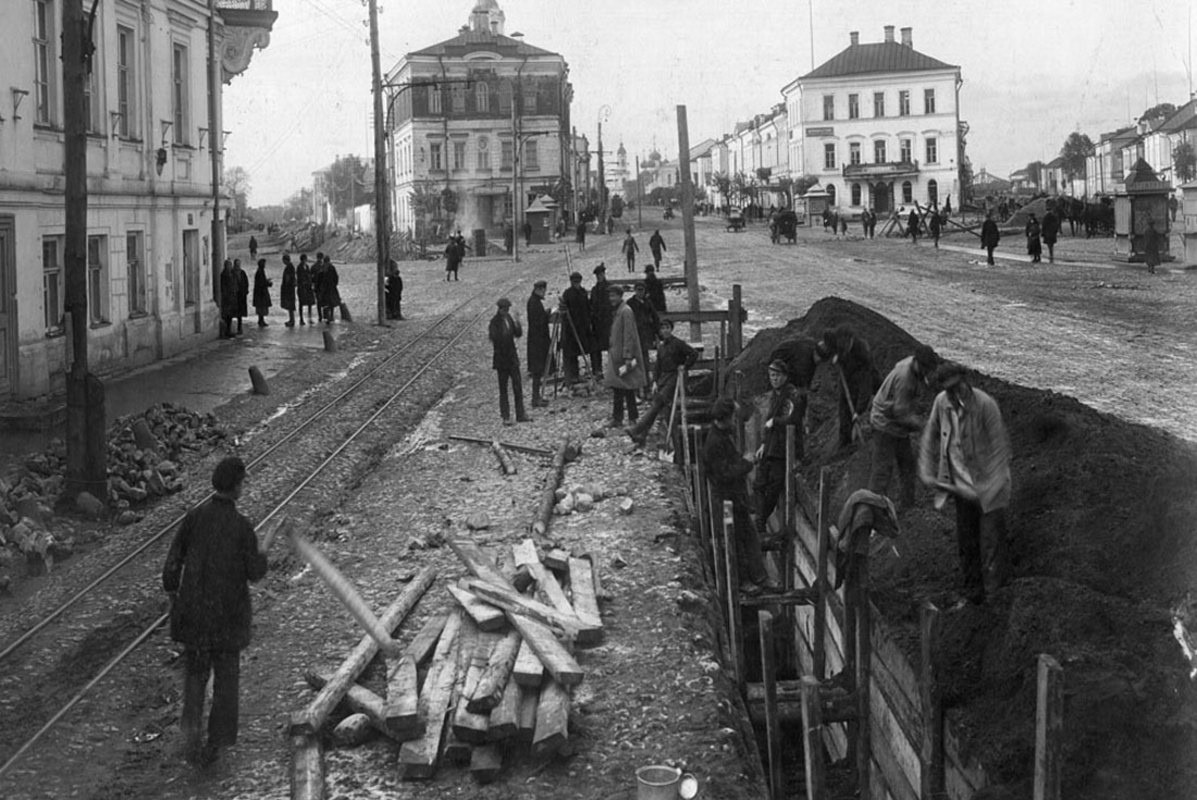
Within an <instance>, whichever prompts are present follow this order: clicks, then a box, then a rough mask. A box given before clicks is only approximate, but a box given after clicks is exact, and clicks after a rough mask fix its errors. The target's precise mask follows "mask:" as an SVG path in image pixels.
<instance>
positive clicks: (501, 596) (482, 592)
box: [465, 578, 595, 641]
mask: <svg viewBox="0 0 1197 800" xmlns="http://www.w3.org/2000/svg"><path fill="white" fill-rule="evenodd" d="M465 587H466V588H467V589H468V590H469V591H471V592H473V593H474V594H475V595H477V596H478V597H480V598H482V599H483V600H485V601H486V602H487V603H490V604H491V605H495V606H498V607H499V608H501V609H503V610H504V611H505V612H507V615H508V616H509V617H510V616H513V615H514V616H522V617H524V618H530V619H533V620H536V621H537V622H539V623H541V624H542V625H547V626H549V627H552V628H556V629H557V630H560V631H561V632H562V633H564V634H565V636H566V638H568V639H569V640H571V641H574V640H576V639H577V638H578V636H579V635H581V633H582V631H583V629H586V630H587V631H588V633H590V634H593V633H595V631H594V630H593V628H587V626H586V625H584V623H583V622H582V621H581V620H579V619H578V618H577V616H576V615H573V614H566V613H564V612H562V611H558V610H557V609H555V608H553V607H552V606H548V605H545V604H544V603H541V602H538V601H536V600H533V599H531V598H528V597H524V596H523V595H522V594H519V593H517V592H516V591H515V589H512V588H510V587H504V586H498V585H495V584H493V583H488V582H486V581H482V580H479V579H477V578H467V579H466V580H465Z"/></svg>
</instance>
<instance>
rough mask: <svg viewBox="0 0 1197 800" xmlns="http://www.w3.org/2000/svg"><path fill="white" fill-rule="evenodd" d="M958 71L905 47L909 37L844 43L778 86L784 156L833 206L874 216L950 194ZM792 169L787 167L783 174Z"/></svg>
mask: <svg viewBox="0 0 1197 800" xmlns="http://www.w3.org/2000/svg"><path fill="white" fill-rule="evenodd" d="M960 85H961V74H960V68H959V67H957V66H953V65H951V64H945V63H944V62H942V61H939V60H937V59H935V58H932V57H930V56H928V55H925V54H923V53H920V52H918V51H917V50H915V49H914V45H913V38H912V31H911V29H910V28H902V38H901V41H900V42H898V41H895V40H894V26H892V25H887V26H885V38H884V40H883V41H881V42H875V43H868V44H861V43H860V35H859V33H856V32H853V33H852V34H850V40H849V46H848V47H847V48H846V49H844V50H843V51H841V52H840V53H839V54H837V55H835V56H833V57H832V58H831V59H829V60H828V61H827V62H825V63H824V64H822V65H821V66H819V67H817V68H816V69H814V70H812V71H811V72H809V73H807V74H805V75H803V76H801V77H799V78H797V79H795V80H794V81H792V82H791V83H789V84H788V85H787V86H785V87H784V88H783V89H782V95H783V96H784V98H785V106H786V108H787V110H788V111H789V112H790V114H791V115H792V112H793V110H794V109H795V108H797V110H798V115H797V117H796V118H795V117H794V116H790V123H789V127H790V130H792V131H793V132H794V136H799V135H800V136H801V137H802V141H801V143H796V142H795V141H794V140H793V139H790V140H789V142H790V146H789V148H788V150H789V154H790V155H791V157H794V156H797V157H798V158H800V159H801V163H802V170H801V172H802V173H803V174H807V175H813V176H815V177H817V178H818V180H819V183H820V185H821V186H822V187H823V188H824V189H825V190H826V191H827V193H828V195H829V196H830V202H831V205H833V206H838V207H840V208H841V209H844V210H846V211H848V212H849V213H851V212H853V211H859V210H861V209H863V208H865V207H871V208H873V209H874V210H875V211H877V212H878V213H882V214H884V213H887V212H890V211H892V210H894V209H896V208H898V207H899V206H902V205H910V204H912V203H915V202H917V203H920V204H922V205H931V204H935V203H940V204H942V203H943V202H944V201H945V200H946V199H947V198H948V196H949V195H951V196H954V197H956V198H957V202H958V198H959V185H960V175H959V166H960V161H961V159H962V153H961V145H960V129H961V128H960V126H961V121H960V115H959V89H960ZM791 171H792V170H791Z"/></svg>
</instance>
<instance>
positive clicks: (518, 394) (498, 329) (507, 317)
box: [488, 297, 532, 425]
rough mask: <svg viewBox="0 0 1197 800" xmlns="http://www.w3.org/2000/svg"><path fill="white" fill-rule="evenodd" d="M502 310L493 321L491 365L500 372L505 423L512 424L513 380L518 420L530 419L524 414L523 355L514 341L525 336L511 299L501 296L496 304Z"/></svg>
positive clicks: (491, 321)
mask: <svg viewBox="0 0 1197 800" xmlns="http://www.w3.org/2000/svg"><path fill="white" fill-rule="evenodd" d="M495 305H497V306H498V307H499V310H498V311H497V312H495V315H494V316H493V317H491V320H490V328H489V331H488V332H489V334H490V343H491V345H492V346H493V347H494V357H493V358H492V360H491V366H492V367H494V369H495V371H496V372H498V373H499V414H501V415H502V417H503V424H504V425H510V424H511V406H510V405H509V404H508V402H507V384H508V382H510V383H511V392H512V394H514V395H515V419H516V422H531V421H532V420H531V419H529V418H528V415H527V414H525V413H524V389H523V386H522V385H521V384H520V354H519V351H518V350H517V349H516V346H515V340H516V339H518V338H519V337H520V336H523V335H524V329H523V328H522V327H521V326H520V321H519V318H518V317H513V316H512V315H511V301H510V300H508V299H507V298H506V297H500V298H499V300H498V302H497V303H495Z"/></svg>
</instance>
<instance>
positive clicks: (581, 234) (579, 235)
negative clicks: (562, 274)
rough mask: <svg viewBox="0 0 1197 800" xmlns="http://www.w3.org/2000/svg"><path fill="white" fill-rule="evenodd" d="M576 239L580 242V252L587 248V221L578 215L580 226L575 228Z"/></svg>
mask: <svg viewBox="0 0 1197 800" xmlns="http://www.w3.org/2000/svg"><path fill="white" fill-rule="evenodd" d="M574 241H575V242H577V243H578V252H583V251H584V250H585V249H586V221H585V220H584V219H582V218H581V216H579V217H578V227H577V228H575V229H574Z"/></svg>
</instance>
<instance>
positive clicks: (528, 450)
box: [445, 434, 553, 457]
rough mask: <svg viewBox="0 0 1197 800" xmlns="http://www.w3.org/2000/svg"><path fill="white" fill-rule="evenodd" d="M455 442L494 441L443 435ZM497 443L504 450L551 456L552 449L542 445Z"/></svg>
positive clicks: (478, 442) (480, 442) (486, 443)
mask: <svg viewBox="0 0 1197 800" xmlns="http://www.w3.org/2000/svg"><path fill="white" fill-rule="evenodd" d="M445 438H446V439H451V440H453V441H455V442H470V443H471V444H485V445H490V444H492V443H493V442H494V440H493V439H479V438H477V437H476V436H458V435H456V434H450V435H448V436H446V437H445ZM499 444H500V445H501V446H502V447H503V448H504V449H506V450H515V451H516V452H518V453H530V454H532V455H534V456H550V457H551V456H552V455H553V451H552V450H545V449H544V448H543V447H529V446H527V445H523V444H512V443H511V442H499Z"/></svg>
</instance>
